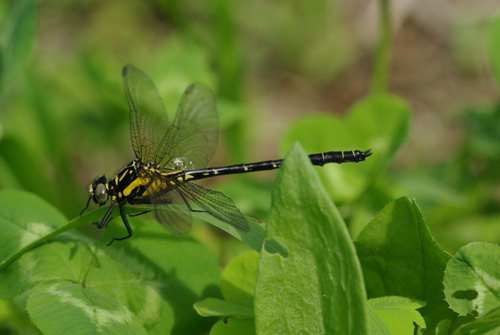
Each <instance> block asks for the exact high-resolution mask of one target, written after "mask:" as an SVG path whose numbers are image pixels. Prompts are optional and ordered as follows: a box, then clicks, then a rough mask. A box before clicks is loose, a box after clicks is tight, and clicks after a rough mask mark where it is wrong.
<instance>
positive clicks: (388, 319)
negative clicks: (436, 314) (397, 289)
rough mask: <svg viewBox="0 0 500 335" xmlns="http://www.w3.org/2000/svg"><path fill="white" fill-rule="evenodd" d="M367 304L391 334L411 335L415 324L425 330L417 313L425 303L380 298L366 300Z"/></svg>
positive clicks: (422, 321) (397, 298)
mask: <svg viewBox="0 0 500 335" xmlns="http://www.w3.org/2000/svg"><path fill="white" fill-rule="evenodd" d="M368 304H370V306H371V307H372V308H373V310H374V311H375V312H376V313H377V314H378V316H379V317H380V318H381V319H382V320H383V321H384V323H385V324H386V325H387V327H388V328H389V329H390V330H391V333H392V334H397V335H405V334H406V335H413V332H414V329H415V326H414V325H413V323H414V322H415V323H416V324H417V325H419V326H420V327H421V328H425V321H424V319H423V318H422V315H420V313H419V312H418V311H417V309H418V308H421V307H423V306H425V303H422V302H419V301H416V300H413V299H408V298H404V297H396V296H391V297H382V298H375V299H370V300H368Z"/></svg>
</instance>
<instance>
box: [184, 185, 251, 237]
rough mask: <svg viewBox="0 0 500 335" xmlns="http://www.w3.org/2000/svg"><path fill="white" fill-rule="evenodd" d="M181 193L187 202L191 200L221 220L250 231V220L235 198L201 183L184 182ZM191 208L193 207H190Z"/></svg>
mask: <svg viewBox="0 0 500 335" xmlns="http://www.w3.org/2000/svg"><path fill="white" fill-rule="evenodd" d="M178 187H179V193H180V194H181V195H182V196H183V198H184V200H185V201H186V203H188V202H191V203H194V204H196V205H198V206H199V207H200V208H201V209H202V211H206V212H208V213H209V214H211V215H213V216H214V217H216V218H217V219H219V220H222V221H224V222H227V223H229V224H230V225H232V226H234V227H236V228H238V229H239V230H242V231H245V232H246V231H249V230H250V228H249V226H248V222H247V220H246V219H245V217H244V216H243V214H241V212H240V210H239V209H238V208H237V207H236V206H235V204H234V202H233V200H231V199H230V198H228V197H226V196H225V195H224V194H223V193H221V192H218V191H214V190H209V189H206V188H203V187H201V186H200V185H196V184H191V183H183V184H179V185H178ZM190 209H191V210H192V209H193V208H190Z"/></svg>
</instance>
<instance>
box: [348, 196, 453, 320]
mask: <svg viewBox="0 0 500 335" xmlns="http://www.w3.org/2000/svg"><path fill="white" fill-rule="evenodd" d="M355 245H356V249H357V251H358V256H359V259H360V262H361V266H362V268H363V275H364V278H365V283H366V290H367V294H368V296H369V297H370V298H375V297H381V296H390V295H398V296H403V297H408V298H412V299H416V300H420V301H425V302H426V303H427V305H426V306H425V307H423V308H422V309H421V313H422V315H423V316H424V317H425V318H426V319H427V320H428V321H427V327H428V328H430V329H433V328H434V327H436V324H437V323H438V322H439V321H440V320H442V319H445V318H448V319H453V318H455V315H454V314H453V313H452V312H451V311H450V310H449V309H448V306H447V304H446V303H445V302H444V294H443V286H442V280H443V276H444V269H445V266H446V262H447V261H448V259H449V258H450V256H449V255H448V254H447V253H446V252H445V251H443V249H442V248H441V247H440V246H439V245H438V244H437V243H436V241H434V238H433V237H432V235H431V233H430V231H429V228H428V226H427V223H426V222H425V219H424V217H423V215H422V213H421V212H420V209H419V208H418V207H417V205H416V204H415V203H414V202H412V201H411V200H410V199H408V198H406V197H402V198H399V199H397V200H395V201H392V202H390V203H389V204H388V205H387V206H385V207H384V208H383V209H382V210H381V211H380V212H379V213H378V214H377V216H376V217H375V218H374V219H373V220H372V221H371V222H370V223H369V224H368V225H367V226H366V227H365V229H364V230H363V231H362V232H361V233H360V235H359V236H358V239H357V240H356V242H355Z"/></svg>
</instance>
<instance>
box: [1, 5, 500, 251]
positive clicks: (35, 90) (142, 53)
mask: <svg viewBox="0 0 500 335" xmlns="http://www.w3.org/2000/svg"><path fill="white" fill-rule="evenodd" d="M410 3H411V5H409V4H410ZM380 4H386V5H387V4H388V5H389V7H387V8H388V9H389V10H388V11H387V12H385V14H386V15H385V16H384V15H380V14H379V13H380V12H381V8H384V7H383V6H381V5H380ZM498 9H499V8H494V6H493V5H490V4H488V3H487V1H483V2H477V5H475V6H474V7H473V8H471V7H470V6H467V4H465V3H463V4H462V2H450V3H449V4H448V3H447V2H438V3H436V2H431V3H427V2H417V1H415V2H407V5H403V2H393V3H390V2H388V1H380V2H377V1H371V2H370V1H340V0H337V1H321V0H320V1H315V2H311V1H307V0H292V1H272V2H270V1H261V0H257V1H231V0H212V1H189V0H188V1H160V0H157V1H139V0H137V1H119V0H107V1H96V0H85V1H84V0H79V1H78V0H75V1H55V0H46V1H36V2H35V1H32V0H16V1H5V0H2V1H0V24H1V32H0V33H1V36H0V51H1V54H0V64H1V68H0V188H2V189H3V188H19V189H25V190H28V191H31V192H34V193H36V194H38V195H40V196H41V197H43V198H44V199H46V200H48V201H49V202H50V203H52V204H53V205H54V206H56V207H57V208H58V209H59V210H60V211H62V212H63V213H64V214H65V215H66V216H67V217H68V218H69V219H71V218H74V217H76V216H77V215H78V214H79V212H80V211H81V209H82V208H83V207H84V205H85V202H86V200H87V195H88V194H87V185H88V183H89V182H90V181H91V180H92V179H93V178H94V177H95V176H96V175H98V174H101V173H105V174H106V175H107V176H113V175H114V173H116V172H117V171H118V170H119V169H120V168H121V167H123V166H124V165H125V164H127V163H128V162H129V161H130V160H131V159H132V158H133V152H132V147H131V144H130V139H129V114H128V107H127V103H126V99H125V95H124V92H123V85H122V78H121V69H122V67H123V66H124V65H125V64H127V63H131V64H134V65H136V66H137V67H139V68H141V69H143V70H144V71H145V72H146V73H147V74H148V75H149V76H150V77H151V78H152V80H153V82H154V83H155V84H156V85H157V87H158V90H159V92H160V94H161V95H162V97H163V99H164V102H165V105H166V106H167V110H168V111H169V113H171V115H174V113H175V111H176V108H177V104H178V101H179V97H180V95H181V94H182V92H183V90H184V89H185V88H186V87H187V86H188V85H189V84H190V83H191V82H193V81H202V82H205V83H206V84H208V85H209V86H210V87H212V88H213V89H214V91H215V92H216V95H217V103H218V109H219V114H220V123H221V129H220V134H219V149H218V152H217V153H216V156H215V157H214V159H213V161H212V163H211V164H210V165H212V166H220V165H228V164H237V163H243V162H252V161H261V160H268V159H276V158H280V157H281V156H283V155H284V154H285V153H286V151H287V148H288V147H289V146H290V145H291V143H293V141H294V140H297V139H300V137H301V134H308V136H309V138H318V140H315V141H310V142H311V143H309V144H307V145H304V146H305V147H306V149H307V150H308V151H310V153H315V152H321V151H329V150H351V149H360V150H366V149H369V148H372V149H373V150H374V156H373V157H371V158H370V159H372V161H373V162H376V164H378V165H379V166H380V168H379V169H374V168H373V167H371V169H369V168H366V167H364V166H362V165H361V164H358V165H356V166H354V167H351V166H349V167H348V166H347V165H343V166H342V167H341V169H343V170H341V171H357V172H353V174H351V177H349V175H348V173H350V172H347V173H346V174H347V177H346V178H337V179H335V178H333V177H332V178H330V179H328V178H327V177H325V179H324V180H329V181H330V182H326V183H325V187H326V188H327V189H328V191H329V193H330V194H331V195H332V198H333V199H334V201H335V202H336V204H337V205H338V206H339V208H340V210H341V212H342V214H343V216H344V217H345V219H346V222H347V224H348V225H349V227H350V230H351V233H352V234H353V236H354V237H355V236H356V234H357V233H358V232H359V231H360V230H361V229H362V226H363V225H365V224H366V223H367V222H368V221H369V220H370V219H371V218H373V216H374V215H375V214H376V212H377V211H378V210H380V209H381V208H382V207H383V205H384V204H385V203H387V202H388V201H389V200H392V199H395V198H397V197H399V196H402V195H407V196H409V197H412V198H413V197H414V198H415V199H416V201H417V203H418V204H419V205H420V206H421V207H422V209H423V211H424V213H425V214H426V216H427V219H428V222H429V224H430V226H431V229H432V230H433V232H434V234H436V235H437V239H438V241H439V242H440V243H441V244H443V245H444V246H445V248H447V250H449V251H454V250H456V249H457V248H458V247H459V246H461V245H463V244H465V243H467V242H470V241H474V240H488V241H493V242H498V241H500V210H499V209H500V208H499V207H500V205H499V203H500V169H499V167H500V165H499V163H500V105H499V91H498V83H499V81H498V80H499V78H500V19H499V18H498V17H495V16H494V13H495V10H496V11H497V12H498ZM439 13H440V14H439ZM387 14H389V16H387ZM380 17H382V18H383V19H380ZM384 29H385V32H386V34H385V35H384V34H383V33H382V35H380V34H379V32H380V31H382V32H383V31H384ZM388 32H392V33H388ZM384 55H385V56H384ZM388 55H390V56H389V57H387V56H388ZM384 57H385V58H384ZM374 78H375V79H377V78H378V79H377V80H378V81H377V82H375V83H374ZM385 78H387V82H385ZM386 90H387V91H388V92H392V93H393V94H395V95H397V96H399V97H400V98H401V102H402V103H405V104H407V105H408V106H410V108H411V120H412V121H411V124H410V126H409V129H408V130H404V129H403V130H402V131H401V132H400V133H399V134H396V135H394V136H393V135H390V136H393V137H394V138H396V137H397V138H398V140H396V142H397V143H399V144H400V142H401V143H403V144H402V145H401V147H399V150H398V151H397V153H396V155H395V156H394V157H392V155H387V156H385V157H387V159H385V161H383V162H380V161H377V160H376V158H375V157H376V155H377V145H378V144H377V142H376V141H375V140H374V139H372V138H370V129H373V128H377V129H379V130H380V131H381V132H383V130H384V126H385V125H390V124H391V123H392V122H394V120H393V119H391V117H390V114H384V113H383V110H384V108H385V107H384V106H385V105H384V103H383V102H381V103H379V104H378V105H375V104H372V105H371V106H377V108H378V109H379V111H380V114H379V117H377V118H373V119H374V120H375V121H374V122H372V121H366V122H364V121H363V120H362V119H361V120H357V121H356V122H354V121H352V122H350V121H349V120H347V119H345V120H344V119H342V118H341V117H342V116H345V117H349V116H348V115H350V114H351V113H352V111H349V110H350V108H351V107H352V106H355V105H356V104H357V103H358V102H359V101H360V100H362V99H365V98H366V97H367V96H370V94H372V93H373V92H375V91H376V92H380V91H386ZM354 109H356V108H354ZM321 117H326V118H328V120H334V122H333V125H334V126H335V127H334V128H333V129H323V130H321V132H320V131H319V130H318V129H317V125H318V124H326V123H328V121H326V123H325V122H323V121H321V120H322V119H321ZM171 118H172V116H171ZM315 118H316V119H315ZM318 118H319V119H318ZM314 120H316V121H315V122H313V121H314ZM349 122H350V123H349ZM315 125H316V126H315ZM330 135H331V136H330ZM388 136H389V135H388ZM329 138H331V139H332V140H331V141H330V142H329V141H328V139H329ZM320 139H325V140H324V141H323V140H320ZM306 141H308V140H306ZM399 144H398V145H397V146H395V147H394V148H395V149H397V147H398V146H399ZM367 145H370V147H367ZM394 151H396V150H394ZM379 152H380V151H379ZM366 163H367V164H366V165H367V166H369V164H370V163H368V162H366ZM363 164H364V163H363ZM372 164H375V163H372ZM335 169H337V170H335ZM319 170H321V171H326V172H324V173H326V174H328V173H329V172H328V171H337V172H332V173H339V172H338V171H339V170H338V167H329V166H327V167H324V168H322V169H320V168H318V171H319ZM364 171H366V172H367V175H366V176H364V177H363V176H362V173H363V172H364ZM368 171H371V173H369V174H368ZM374 171H375V172H374ZM321 173H323V172H321ZM274 176H275V172H266V173H259V174H252V175H245V176H243V175H241V176H230V177H227V178H218V179H210V180H208V181H207V182H206V183H205V185H209V186H210V187H212V188H214V189H217V190H221V191H223V192H224V193H225V194H226V195H228V196H229V197H231V198H232V199H233V200H234V201H235V203H236V204H237V206H238V207H239V208H240V209H241V210H242V212H243V213H245V214H246V215H249V216H252V217H255V218H257V219H259V220H265V218H266V213H267V211H268V208H269V206H270V201H271V187H272V182H273V178H274ZM360 180H361V181H360ZM297 182H307V181H297ZM350 185H352V186H350ZM196 228H197V229H196V231H195V235H196V236H199V237H202V236H203V237H202V238H204V239H205V240H207V243H208V244H210V245H212V247H213V248H216V249H221V248H224V247H223V246H221V243H218V242H217V241H219V239H218V238H217V235H218V234H219V233H218V232H214V231H212V230H210V229H209V228H207V227H206V225H203V226H202V225H197V227H196ZM89 231H95V227H89ZM231 241H232V242H231V243H233V244H236V243H239V242H235V241H233V240H231ZM238 248H240V247H239V246H237V247H236V249H238Z"/></svg>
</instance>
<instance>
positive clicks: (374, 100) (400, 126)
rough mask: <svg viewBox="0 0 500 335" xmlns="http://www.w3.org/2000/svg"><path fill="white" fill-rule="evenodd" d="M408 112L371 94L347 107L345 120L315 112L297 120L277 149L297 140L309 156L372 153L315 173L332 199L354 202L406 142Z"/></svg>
mask: <svg viewBox="0 0 500 335" xmlns="http://www.w3.org/2000/svg"><path fill="white" fill-rule="evenodd" d="M409 110H410V108H409V106H408V105H407V104H406V103H405V102H404V101H403V100H402V99H400V98H399V97H397V96H394V95H391V94H376V95H370V96H368V97H366V98H365V99H363V100H361V101H359V102H358V103H356V104H355V105H354V106H353V107H351V108H350V111H349V113H348V114H347V116H346V117H344V118H338V117H335V116H332V115H331V114H328V115H326V114H320V115H314V116H309V117H305V118H302V119H300V120H298V121H297V122H295V123H294V124H293V125H292V126H291V127H290V129H289V131H288V132H287V134H286V135H285V138H284V141H283V144H282V146H281V147H282V148H289V147H290V146H291V145H292V143H293V142H294V141H299V142H300V144H301V145H302V146H303V147H304V148H305V149H306V152H308V153H309V154H313V153H316V152H321V151H334V150H367V149H372V151H373V155H372V156H370V157H369V158H367V160H366V161H365V162H362V163H360V164H342V165H341V166H338V165H337V164H329V165H326V166H324V167H323V168H321V169H317V171H318V173H319V175H320V177H321V181H322V182H323V184H324V186H325V188H326V189H327V191H328V193H329V195H330V196H331V197H332V198H333V199H335V200H336V201H343V202H349V201H353V200H355V199H357V198H359V197H360V196H361V194H362V192H363V191H364V190H365V188H366V186H367V184H368V183H369V182H370V181H371V180H372V179H373V178H374V176H375V175H377V174H379V173H380V172H381V170H383V169H385V168H387V166H388V165H389V163H390V161H391V159H392V156H393V155H394V154H395V152H396V151H397V149H398V148H399V146H400V145H401V144H402V143H403V142H404V140H405V139H406V137H407V134H408V128H409V124H410V113H409ZM380 120H384V122H380Z"/></svg>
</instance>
